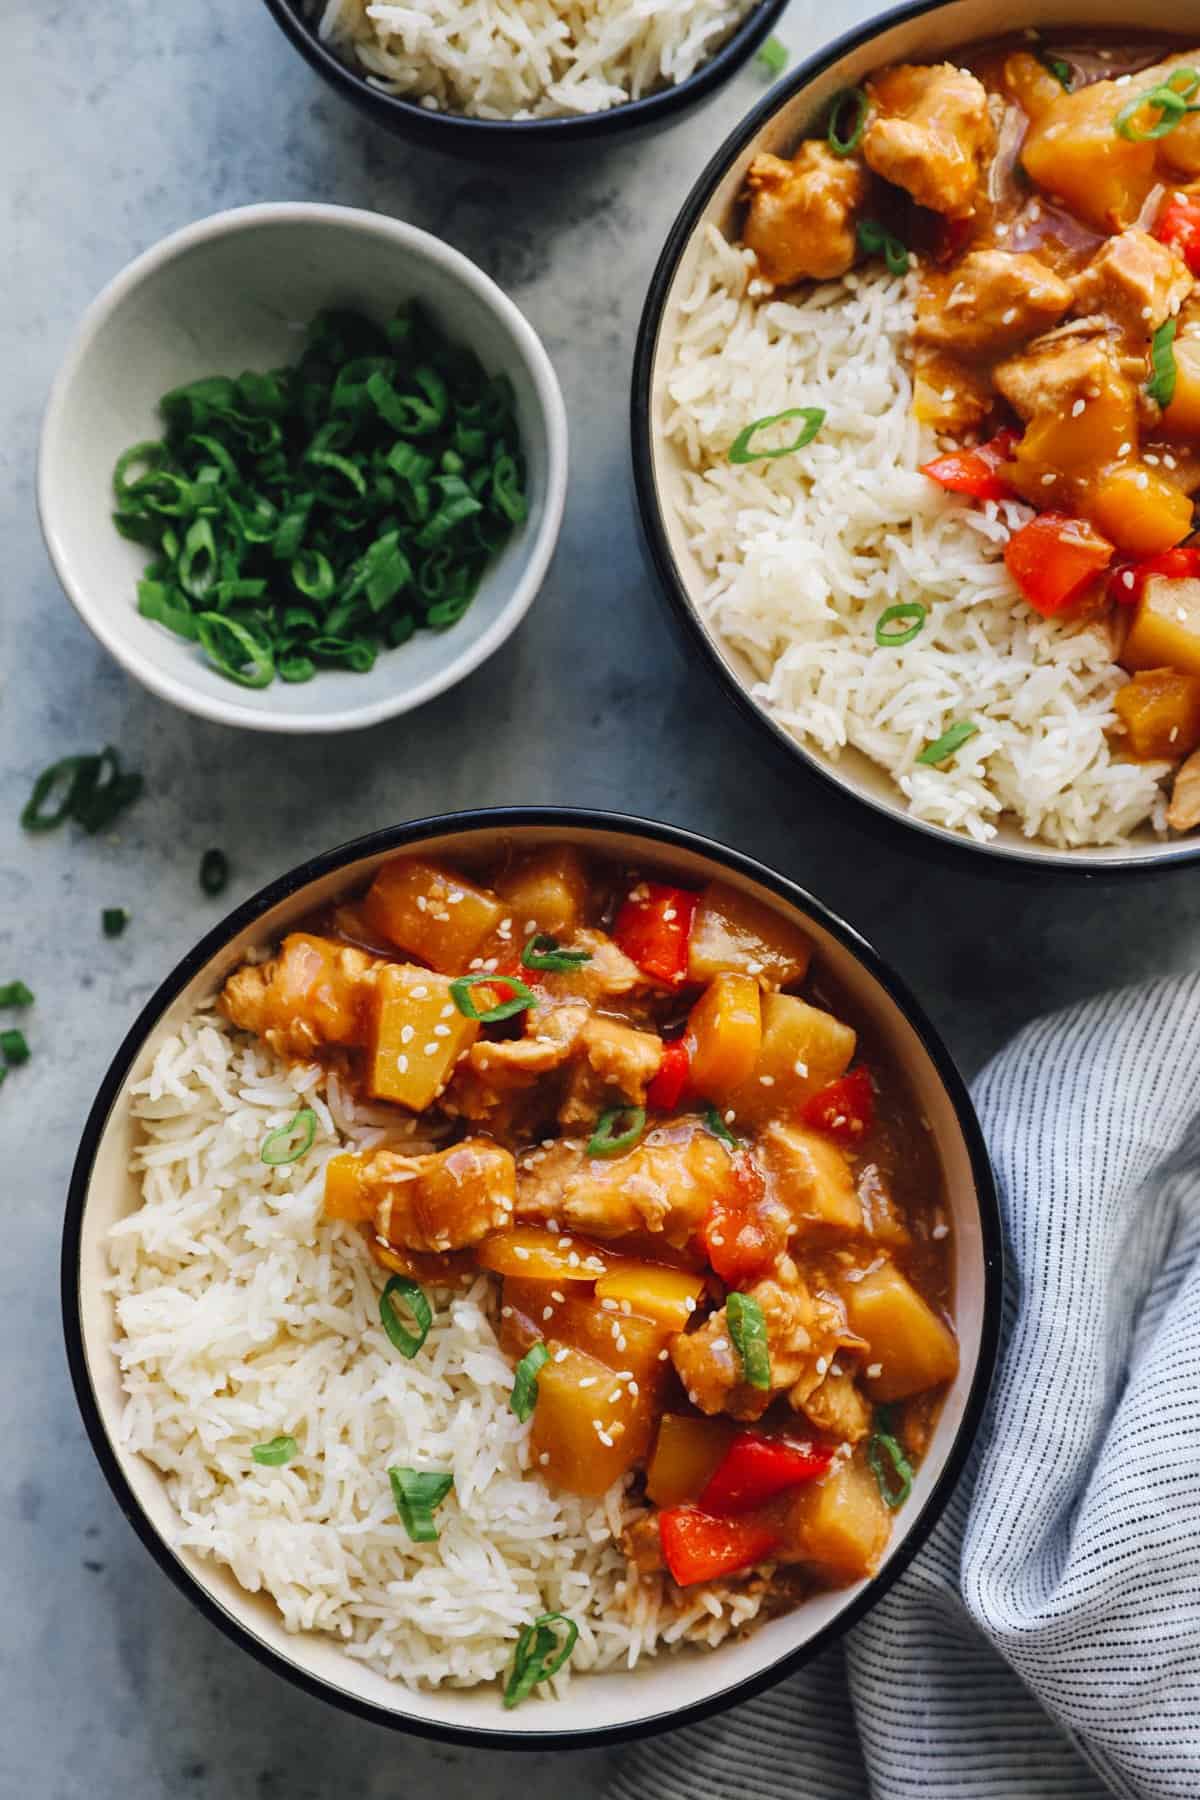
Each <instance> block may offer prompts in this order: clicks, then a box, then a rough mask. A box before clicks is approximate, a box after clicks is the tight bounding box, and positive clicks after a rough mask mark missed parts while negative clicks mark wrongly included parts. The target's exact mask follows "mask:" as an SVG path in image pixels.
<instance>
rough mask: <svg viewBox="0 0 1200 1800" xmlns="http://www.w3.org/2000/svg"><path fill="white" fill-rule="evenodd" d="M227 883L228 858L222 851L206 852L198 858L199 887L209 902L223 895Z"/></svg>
mask: <svg viewBox="0 0 1200 1800" xmlns="http://www.w3.org/2000/svg"><path fill="white" fill-rule="evenodd" d="M228 882H229V858H228V857H227V856H226V854H225V852H224V851H223V850H206V851H205V852H204V855H203V856H202V857H201V858H200V886H201V887H202V888H203V889H204V892H205V893H206V894H207V895H208V897H209V899H210V900H214V899H215V898H216V896H217V895H218V894H220V893H223V892H224V890H225V888H226V886H227V885H228Z"/></svg>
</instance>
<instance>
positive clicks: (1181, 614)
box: [1175, 606, 1187, 625]
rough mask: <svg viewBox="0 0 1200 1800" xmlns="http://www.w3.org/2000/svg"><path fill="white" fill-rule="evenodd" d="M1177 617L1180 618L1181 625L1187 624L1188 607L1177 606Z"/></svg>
mask: <svg viewBox="0 0 1200 1800" xmlns="http://www.w3.org/2000/svg"><path fill="white" fill-rule="evenodd" d="M1175 617H1176V618H1177V619H1178V620H1179V623H1180V624H1181V625H1186V624H1187V609H1186V607H1183V606H1177V607H1176V608H1175Z"/></svg>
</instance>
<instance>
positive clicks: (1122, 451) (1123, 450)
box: [1117, 444, 1133, 456]
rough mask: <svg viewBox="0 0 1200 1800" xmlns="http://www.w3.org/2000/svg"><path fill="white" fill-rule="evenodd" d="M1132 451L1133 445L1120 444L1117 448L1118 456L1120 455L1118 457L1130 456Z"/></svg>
mask: <svg viewBox="0 0 1200 1800" xmlns="http://www.w3.org/2000/svg"><path fill="white" fill-rule="evenodd" d="M1132 449H1133V445H1132V444H1119V445H1118V446H1117V455H1118V456H1128V455H1129V452H1130V451H1131V450H1132Z"/></svg>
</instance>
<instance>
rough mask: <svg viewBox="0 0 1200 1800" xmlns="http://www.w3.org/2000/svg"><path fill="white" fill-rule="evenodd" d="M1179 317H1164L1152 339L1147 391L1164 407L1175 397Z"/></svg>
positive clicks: (1152, 398)
mask: <svg viewBox="0 0 1200 1800" xmlns="http://www.w3.org/2000/svg"><path fill="white" fill-rule="evenodd" d="M1178 329H1179V321H1178V319H1164V320H1163V322H1162V324H1161V325H1160V326H1159V328H1158V330H1157V331H1156V332H1155V333H1154V336H1153V337H1152V338H1151V340H1150V369H1151V375H1150V379H1149V381H1148V382H1147V383H1146V392H1147V394H1148V395H1149V396H1150V398H1151V400H1157V402H1158V404H1159V405H1160V406H1161V407H1163V408H1164V409H1165V408H1166V407H1168V406H1170V404H1171V402H1172V400H1173V399H1174V398H1175V373H1176V371H1175V333H1176V332H1177V331H1178Z"/></svg>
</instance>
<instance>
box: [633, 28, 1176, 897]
mask: <svg viewBox="0 0 1200 1800" xmlns="http://www.w3.org/2000/svg"><path fill="white" fill-rule="evenodd" d="M1132 16H1133V15H1132V13H1131V11H1130V8H1129V7H1128V6H1127V5H1126V4H1124V0H1052V3H1051V0H1012V4H1011V5H1010V6H1007V7H1005V8H1004V9H1003V11H1002V12H998V11H997V9H996V7H995V5H994V4H992V0H925V3H924V4H921V3H920V0H917V3H916V4H905V5H903V6H899V7H896V8H894V9H893V10H891V11H888V12H884V13H881V14H879V15H877V16H876V17H875V18H873V19H871V20H869V21H868V22H867V23H866V24H864V25H861V26H857V27H856V28H855V29H854V30H853V31H851V32H849V33H847V35H846V36H845V37H841V38H838V39H836V40H835V41H834V42H832V43H831V44H829V45H827V46H826V47H825V48H824V49H822V50H820V51H819V52H818V53H817V54H816V55H815V56H813V57H811V58H810V59H809V60H808V61H807V62H805V63H803V64H801V65H800V67H798V68H797V69H795V70H793V71H790V72H789V73H788V74H787V75H786V76H785V77H784V78H783V80H781V81H780V82H778V83H777V85H776V86H775V87H773V88H772V90H771V92H770V93H769V94H768V96H767V97H766V99H765V100H763V101H762V102H761V104H760V105H758V106H757V107H756V108H755V109H754V111H753V112H752V113H750V114H749V115H748V116H747V118H746V119H744V120H743V122H742V124H741V125H739V126H738V128H737V129H736V131H734V133H733V134H732V136H731V137H729V138H728V139H727V140H726V142H725V143H724V144H723V145H722V146H721V148H720V149H719V150H718V151H717V152H716V154H715V155H714V157H713V159H712V161H711V162H710V163H709V165H708V167H707V168H706V169H705V171H704V173H703V174H702V175H701V176H700V178H699V180H698V181H697V183H696V185H695V187H694V188H693V189H692V192H691V194H690V195H689V196H688V198H687V200H686V201H685V203H684V206H683V209H682V211H681V212H680V214H679V216H678V218H677V219H676V221H675V224H674V225H673V227H672V229H671V233H670V236H669V237H668V239H667V242H666V245H665V247H664V249H663V252H662V256H661V258H660V260H659V263H658V267H657V269H656V270H655V273H654V277H653V280H652V282H651V285H650V290H649V294H648V296H647V300H646V306H645V310H644V312H643V314H642V321H641V329H640V331H639V335H638V348H637V357H636V361H635V365H634V381H633V405H632V430H633V457H634V473H635V476H636V480H637V488H638V500H639V505H640V508H641V514H642V521H643V524H644V527H645V531H646V537H647V540H648V542H649V546H650V550H651V554H652V556H653V558H654V561H655V564H656V567H657V569H658V573H659V575H660V577H661V579H662V583H663V586H664V588H665V590H666V592H667V595H668V598H669V599H670V600H671V602H672V604H673V608H674V611H675V613H676V615H677V616H678V618H679V619H680V621H681V622H682V624H683V626H684V629H685V630H686V632H687V634H688V637H689V640H690V641H691V642H692V643H694V644H695V645H696V646H697V647H698V649H699V650H700V653H701V655H702V656H703V657H704V658H705V659H706V660H707V661H708V662H709V663H710V665H711V666H712V667H713V669H714V670H715V672H716V673H717V675H718V677H719V679H720V681H721V683H722V685H723V686H724V687H725V688H726V690H727V691H728V692H729V693H730V694H731V695H732V697H733V698H734V699H735V701H737V703H738V704H739V706H740V707H741V708H742V710H743V711H744V712H746V713H747V714H748V715H749V716H750V717H751V718H752V719H753V720H754V721H755V722H756V724H757V725H758V727H759V729H760V730H762V731H763V732H764V735H766V734H770V736H771V737H772V738H773V739H774V740H775V742H776V744H777V745H779V746H782V748H783V749H784V750H785V752H786V753H787V754H788V755H789V756H790V757H793V758H797V759H799V760H800V761H801V762H803V763H806V764H807V765H808V766H809V767H810V768H812V769H814V770H816V772H817V773H818V774H820V775H822V776H824V777H825V778H826V779H827V780H829V781H831V782H832V783H833V784H834V785H835V786H836V787H838V788H840V789H841V790H842V792H843V793H845V794H849V795H852V796H853V797H854V798H855V799H857V800H861V801H865V802H866V804H867V805H868V806H871V807H873V808H874V809H875V810H876V811H877V812H878V813H880V814H883V815H884V816H885V817H886V818H887V819H889V820H890V821H892V822H893V823H894V824H896V825H898V826H903V827H904V828H905V829H906V830H907V831H909V832H913V831H916V832H920V833H922V834H923V835H924V837H925V840H926V842H927V843H929V842H931V841H932V842H933V843H936V844H938V845H944V846H954V847H956V848H957V847H961V848H963V849H965V850H969V851H971V852H973V853H974V854H976V855H984V856H988V857H991V858H993V859H995V858H999V859H1001V860H1005V859H1007V860H1009V861H1016V862H1018V863H1027V864H1032V865H1034V866H1036V867H1037V868H1038V869H1040V870H1049V869H1053V868H1056V869H1063V870H1074V871H1076V872H1079V873H1087V874H1101V873H1109V872H1115V871H1117V870H1129V869H1143V870H1145V869H1150V868H1158V867H1162V866H1166V865H1176V866H1177V865H1180V864H1182V863H1185V862H1191V861H1194V860H1196V859H1197V858H1200V837H1198V836H1197V835H1196V834H1192V835H1191V836H1189V837H1185V838H1178V839H1174V840H1171V841H1164V840H1163V839H1162V838H1160V837H1158V836H1156V835H1155V834H1154V833H1153V832H1152V831H1151V830H1150V828H1149V827H1148V826H1147V827H1143V828H1142V829H1141V830H1139V831H1138V832H1137V833H1136V834H1135V836H1134V837H1133V838H1132V839H1131V841H1130V842H1129V843H1128V844H1126V845H1113V846H1107V847H1099V848H1088V849H1078V850H1060V849H1056V848H1054V847H1053V846H1051V845H1049V844H1044V843H1040V842H1038V841H1036V840H1034V839H1030V838H1027V837H1025V836H1024V835H1023V834H1022V832H1021V830H1020V828H1019V827H1018V826H1017V825H1015V824H1014V823H1013V822H1012V821H1011V820H1005V821H1003V822H1002V823H1001V825H1000V828H999V830H998V832H997V835H996V836H995V837H994V838H993V839H991V840H990V841H989V842H988V843H986V844H981V843H978V842H976V840H975V839H973V838H971V837H968V836H967V834H966V833H965V832H958V831H951V830H949V829H947V828H945V827H942V826H939V825H931V824H928V823H926V822H925V821H924V820H922V819H916V818H913V817H912V815H911V814H910V813H909V812H908V811H907V808H906V803H905V800H904V796H903V794H902V793H901V792H900V790H899V788H898V787H897V786H896V784H895V782H894V780H893V779H892V777H891V776H890V775H889V774H888V773H887V771H886V770H884V769H882V768H880V767H879V766H878V764H876V763H873V762H872V761H871V760H870V759H869V758H868V757H867V756H865V755H864V754H863V753H862V752H861V751H858V750H855V749H846V750H843V752H842V754H841V756H840V758H838V759H836V760H835V759H834V758H832V757H830V756H828V755H826V754H825V753H824V752H823V751H821V750H820V749H818V748H816V747H815V746H813V745H811V744H809V743H807V742H803V743H802V742H800V741H799V740H798V739H796V738H795V737H793V736H792V735H791V733H790V732H789V731H788V730H787V728H786V726H784V725H783V724H782V723H781V722H780V721H779V720H778V719H777V718H776V717H775V716H774V715H773V714H772V713H771V712H770V711H769V710H768V709H767V707H766V706H765V705H764V704H763V703H762V702H761V701H759V700H758V699H757V698H756V697H755V696H754V694H753V692H752V690H753V687H754V682H755V677H754V673H753V671H752V669H751V667H750V665H749V663H748V662H747V661H746V659H745V658H744V657H743V656H742V655H741V654H740V653H739V652H738V651H737V650H736V649H734V648H733V647H732V646H730V645H728V644H726V643H724V642H723V641H722V640H721V639H720V638H719V637H718V636H717V634H716V632H715V631H714V630H713V628H712V625H711V624H710V622H709V620H708V618H707V617H706V616H705V614H704V613H703V612H702V610H701V607H700V605H699V599H700V596H702V595H703V594H704V593H705V592H706V591H707V589H708V587H709V585H710V577H709V575H708V573H707V572H706V571H705V570H704V569H703V568H702V567H701V565H700V563H699V561H698V559H697V557H696V555H695V553H694V552H693V550H692V548H691V545H690V544H689V543H688V540H687V533H686V531H685V529H684V526H683V522H682V518H681V514H680V506H679V500H680V497H681V496H682V492H683V482H684V475H685V464H684V459H683V457H682V455H681V453H680V451H679V450H678V448H677V447H676V446H675V445H674V444H671V443H668V442H667V441H666V438H665V435H664V429H663V427H664V421H665V419H666V417H667V414H668V411H669V407H668V403H667V396H666V379H667V374H668V371H669V368H670V366H671V362H672V358H673V352H674V345H675V340H676V335H677V332H678V329H679V322H680V320H681V318H682V317H683V315H682V314H681V312H680V305H681V302H682V301H683V299H684V297H685V296H686V295H687V293H688V292H689V290H690V289H691V287H692V285H693V279H694V270H695V267H696V262H697V259H698V256H699V254H700V250H701V246H702V237H703V232H704V228H705V227H706V226H707V225H709V224H715V225H717V226H718V227H720V228H721V229H722V230H724V231H726V232H736V230H737V227H738V225H739V223H740V211H741V209H740V205H739V201H740V197H741V195H742V193H743V191H744V188H745V177H746V170H747V169H748V167H749V165H750V163H751V161H752V160H753V158H754V157H755V156H757V155H759V154H760V153H762V152H764V151H773V152H774V153H775V154H776V155H779V156H788V155H790V154H791V152H792V151H793V150H794V148H795V146H796V144H797V143H798V142H799V140H800V139H801V138H802V137H804V136H806V135H809V134H810V133H811V131H812V129H813V126H814V124H815V122H816V121H817V120H819V119H820V118H821V117H822V116H823V114H824V112H825V109H826V108H827V107H828V105H829V102H830V99H831V98H832V96H833V95H834V94H835V93H836V92H837V91H838V89H839V88H846V87H855V86H858V85H860V84H861V82H862V81H863V79H864V77H865V76H867V75H868V74H870V72H871V71H872V70H874V69H878V68H880V67H882V66H883V65H885V64H888V63H896V62H937V61H941V60H943V59H945V58H946V57H947V56H950V57H951V58H952V57H953V55H954V52H955V51H956V50H957V49H961V48H962V46H963V45H965V44H969V43H971V42H972V41H974V40H977V39H979V38H987V37H995V36H996V35H998V34H1000V33H1003V34H1004V35H1005V36H1007V35H1009V34H1010V33H1013V34H1015V33H1019V32H1021V31H1023V30H1026V29H1028V28H1030V27H1040V28H1042V29H1043V30H1046V31H1049V30H1051V29H1052V28H1053V29H1058V28H1063V29H1066V30H1068V31H1069V30H1071V29H1072V28H1073V29H1074V30H1076V31H1079V32H1081V33H1082V34H1083V35H1087V34H1088V32H1089V30H1091V31H1094V30H1096V29H1097V28H1100V29H1102V30H1106V31H1112V32H1116V33H1117V34H1118V35H1120V32H1121V31H1122V30H1124V31H1125V32H1126V34H1128V32H1129V30H1130V29H1131V23H1130V21H1131V19H1132ZM1136 24H1137V31H1138V32H1139V33H1142V32H1156V31H1157V32H1160V33H1167V34H1170V33H1183V32H1186V31H1188V30H1190V29H1191V24H1190V22H1189V15H1188V14H1187V11H1186V9H1185V8H1184V7H1183V6H1182V4H1181V3H1180V0H1144V4H1141V5H1139V7H1138V10H1137V21H1136Z"/></svg>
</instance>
